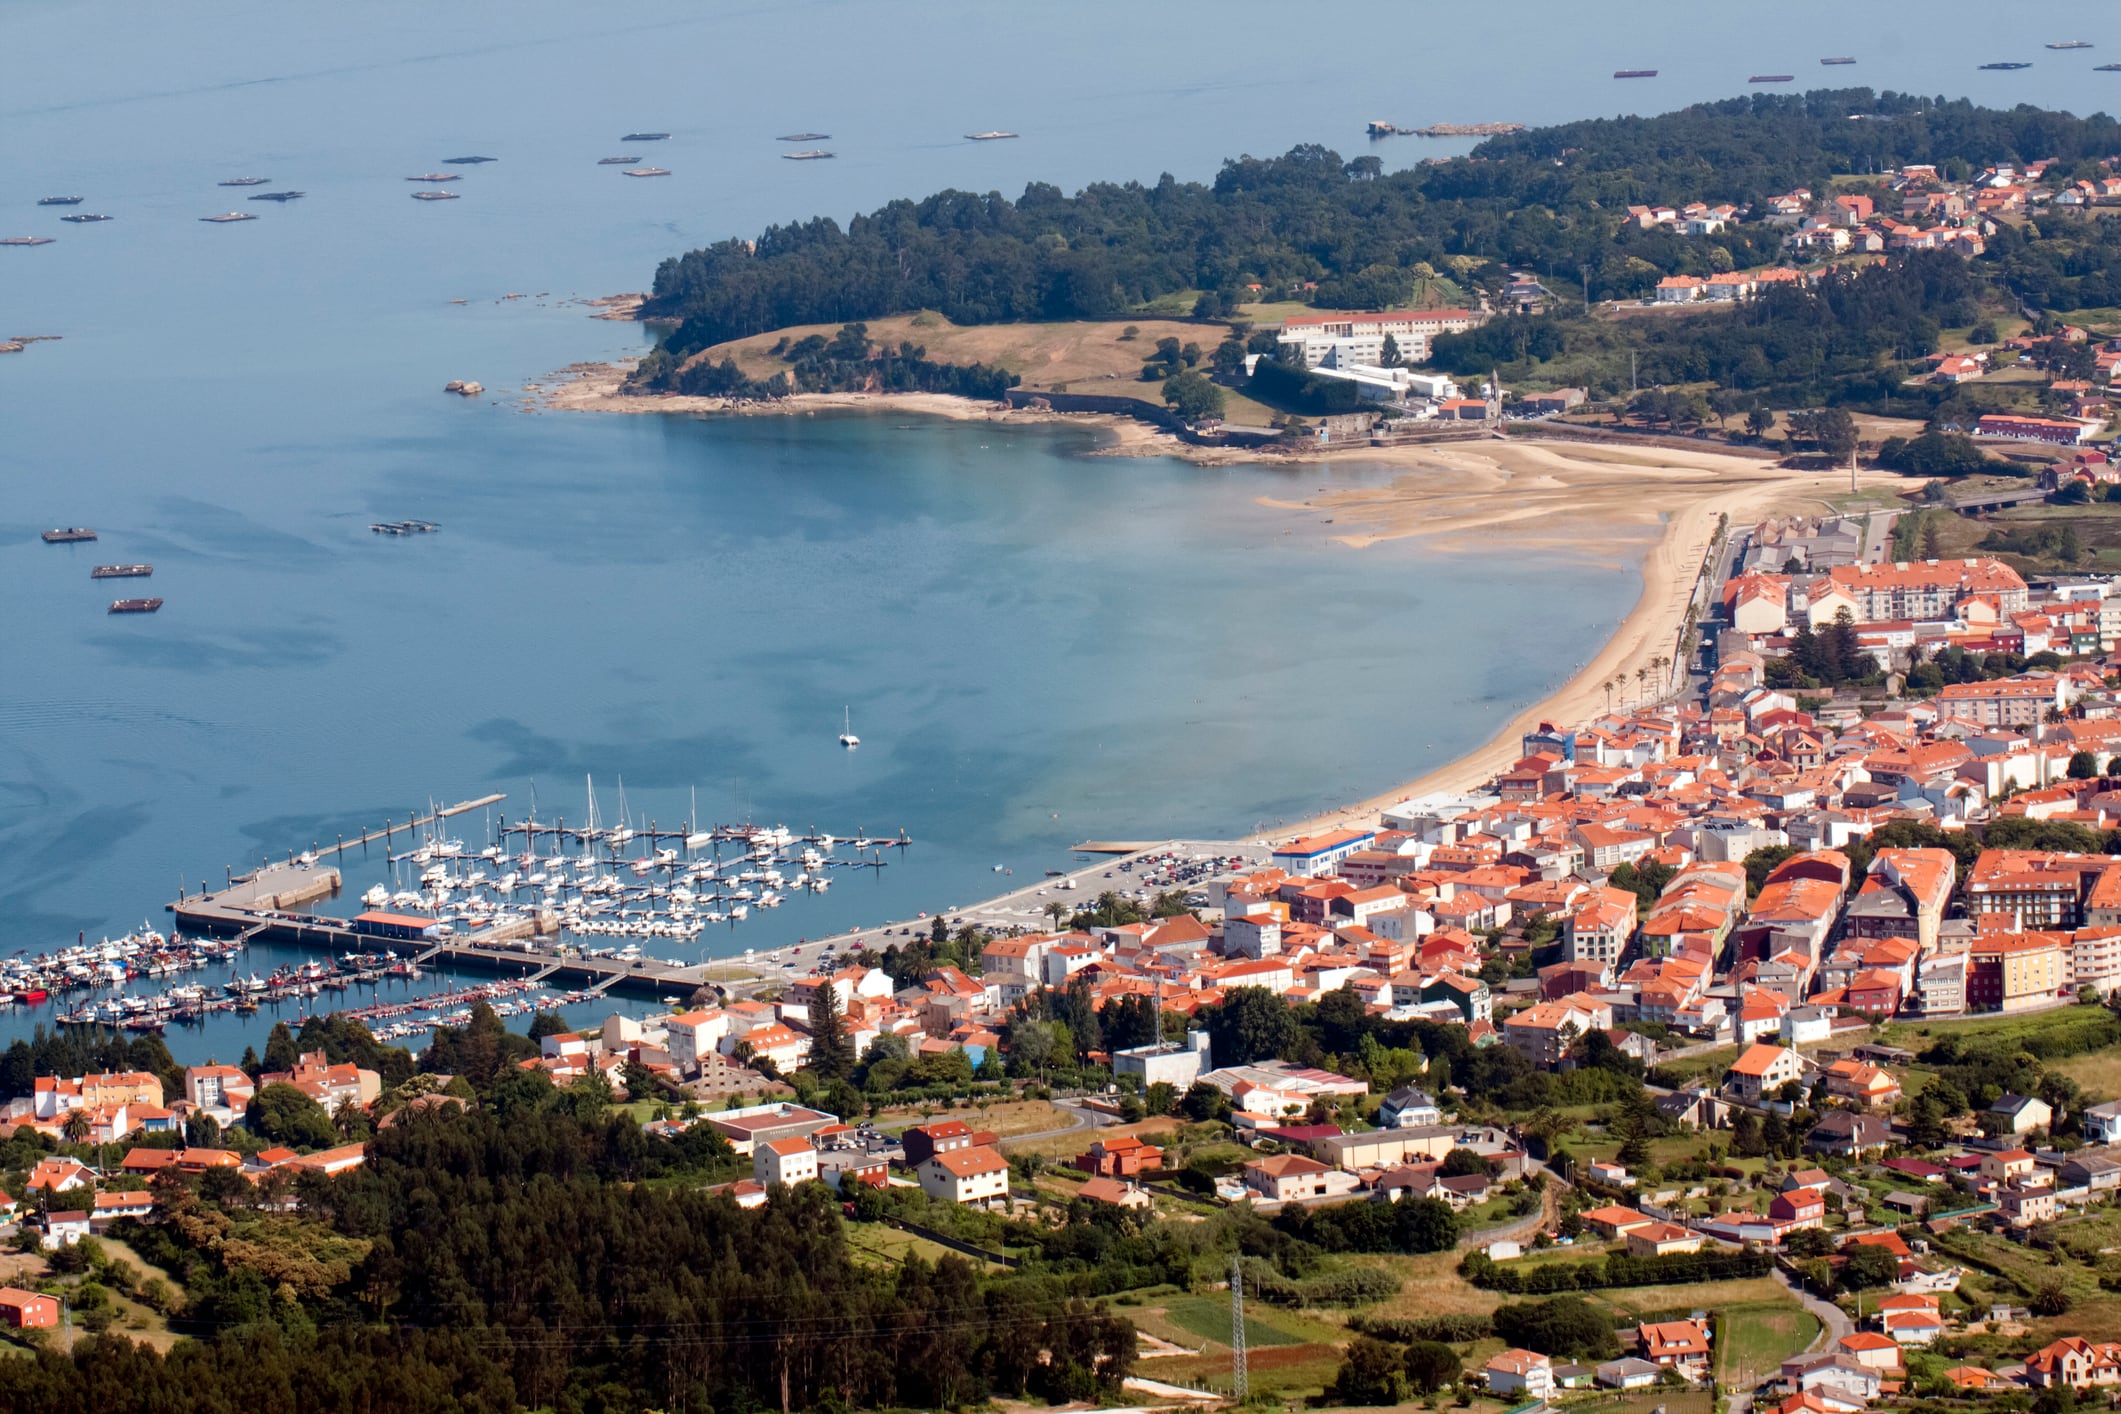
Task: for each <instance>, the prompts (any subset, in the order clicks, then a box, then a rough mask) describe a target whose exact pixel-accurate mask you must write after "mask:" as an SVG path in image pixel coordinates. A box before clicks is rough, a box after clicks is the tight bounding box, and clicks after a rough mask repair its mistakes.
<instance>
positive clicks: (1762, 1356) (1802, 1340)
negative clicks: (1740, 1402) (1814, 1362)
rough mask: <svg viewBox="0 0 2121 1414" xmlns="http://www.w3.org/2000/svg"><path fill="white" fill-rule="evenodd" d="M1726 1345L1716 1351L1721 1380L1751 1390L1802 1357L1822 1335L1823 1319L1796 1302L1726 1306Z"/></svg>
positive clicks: (1749, 1303) (1722, 1312)
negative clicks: (1791, 1361)
mask: <svg viewBox="0 0 2121 1414" xmlns="http://www.w3.org/2000/svg"><path fill="white" fill-rule="evenodd" d="M1720 1314H1721V1316H1722V1318H1723V1344H1722V1346H1721V1347H1720V1348H1719V1349H1718V1350H1717V1352H1716V1371H1717V1377H1718V1378H1719V1379H1721V1380H1722V1381H1724V1382H1725V1383H1726V1384H1735V1385H1737V1386H1739V1387H1741V1388H1746V1389H1750V1388H1751V1387H1752V1386H1754V1385H1756V1384H1758V1383H1759V1382H1760V1381H1761V1380H1762V1379H1764V1378H1766V1377H1767V1376H1769V1375H1772V1374H1773V1373H1774V1372H1775V1371H1776V1370H1777V1368H1779V1367H1780V1366H1781V1364H1782V1362H1783V1361H1785V1360H1787V1359H1789V1358H1790V1357H1791V1356H1792V1355H1797V1354H1801V1353H1802V1352H1803V1351H1804V1350H1806V1349H1807V1348H1809V1347H1810V1345H1811V1343H1812V1342H1813V1341H1814V1340H1816V1339H1817V1338H1818V1336H1819V1318H1818V1317H1816V1316H1814V1315H1813V1314H1812V1313H1811V1312H1809V1311H1807V1310H1805V1309H1804V1308H1803V1307H1802V1306H1800V1305H1798V1304H1797V1302H1796V1301H1795V1300H1794V1299H1792V1300H1788V1301H1781V1302H1772V1301H1770V1302H1747V1303H1744V1304H1742V1305H1736V1306H1726V1307H1724V1308H1723V1309H1722V1311H1721V1313H1720Z"/></svg>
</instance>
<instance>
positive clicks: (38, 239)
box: [0, 236, 57, 245]
mask: <svg viewBox="0 0 2121 1414" xmlns="http://www.w3.org/2000/svg"><path fill="white" fill-rule="evenodd" d="M56 239H57V237H55V236H0V245H50V244H51V243H52V242H53V241H54V240H56Z"/></svg>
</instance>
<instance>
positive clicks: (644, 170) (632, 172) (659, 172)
mask: <svg viewBox="0 0 2121 1414" xmlns="http://www.w3.org/2000/svg"><path fill="white" fill-rule="evenodd" d="M626 175H627V176H629V177H667V176H669V175H670V169H669V168H668V167H628V168H627V169H626Z"/></svg>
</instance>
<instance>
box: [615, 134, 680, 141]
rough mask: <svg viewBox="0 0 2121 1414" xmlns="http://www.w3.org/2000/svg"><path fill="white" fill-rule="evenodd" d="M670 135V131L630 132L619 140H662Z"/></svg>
mask: <svg viewBox="0 0 2121 1414" xmlns="http://www.w3.org/2000/svg"><path fill="white" fill-rule="evenodd" d="M669 136H670V134H669V133H628V134H626V136H624V137H622V138H620V139H619V141H620V142H662V141H663V140H664V139H666V138H668V137H669Z"/></svg>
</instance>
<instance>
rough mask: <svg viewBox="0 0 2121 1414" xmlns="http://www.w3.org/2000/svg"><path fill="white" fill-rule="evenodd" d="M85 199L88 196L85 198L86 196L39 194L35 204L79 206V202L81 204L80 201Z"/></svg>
mask: <svg viewBox="0 0 2121 1414" xmlns="http://www.w3.org/2000/svg"><path fill="white" fill-rule="evenodd" d="M87 199H88V198H86V197H80V196H40V197H38V198H37V205H39V206H79V205H80V204H81V203H82V202H84V201H86V200H87Z"/></svg>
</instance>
